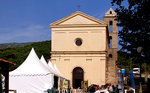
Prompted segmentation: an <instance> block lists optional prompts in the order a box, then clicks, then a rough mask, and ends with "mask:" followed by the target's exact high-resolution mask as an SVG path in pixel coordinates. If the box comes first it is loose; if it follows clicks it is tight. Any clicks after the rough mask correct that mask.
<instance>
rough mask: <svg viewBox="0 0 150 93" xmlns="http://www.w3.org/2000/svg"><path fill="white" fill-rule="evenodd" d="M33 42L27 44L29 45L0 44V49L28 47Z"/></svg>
mask: <svg viewBox="0 0 150 93" xmlns="http://www.w3.org/2000/svg"><path fill="white" fill-rule="evenodd" d="M32 43H33V42H29V43H5V44H0V49H1V48H17V47H23V46H26V45H30V44H32Z"/></svg>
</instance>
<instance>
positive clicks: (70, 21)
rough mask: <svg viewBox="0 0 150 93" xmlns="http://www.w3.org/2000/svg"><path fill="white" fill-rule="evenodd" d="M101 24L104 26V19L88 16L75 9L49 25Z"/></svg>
mask: <svg viewBox="0 0 150 93" xmlns="http://www.w3.org/2000/svg"><path fill="white" fill-rule="evenodd" d="M92 24H94V25H101V26H106V23H105V22H104V21H101V20H99V19H97V18H94V17H92V16H89V15H87V14H85V13H83V12H80V11H77V12H75V13H73V14H71V15H69V16H67V17H65V18H63V19H60V20H58V21H56V22H54V23H51V24H50V26H51V27H52V26H58V25H92Z"/></svg>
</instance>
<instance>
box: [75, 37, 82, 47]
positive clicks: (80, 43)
mask: <svg viewBox="0 0 150 93" xmlns="http://www.w3.org/2000/svg"><path fill="white" fill-rule="evenodd" d="M75 43H76V45H77V46H81V45H82V40H81V39H80V38H78V39H76V41H75Z"/></svg>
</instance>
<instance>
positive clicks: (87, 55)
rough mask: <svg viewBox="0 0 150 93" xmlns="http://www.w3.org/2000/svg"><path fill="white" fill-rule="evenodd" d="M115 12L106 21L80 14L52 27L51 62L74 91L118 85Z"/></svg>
mask: <svg viewBox="0 0 150 93" xmlns="http://www.w3.org/2000/svg"><path fill="white" fill-rule="evenodd" d="M115 19H116V13H115V12H114V10H112V8H110V9H109V11H108V12H106V13H105V16H104V21H101V20H99V19H96V18H94V17H92V16H89V15H87V14H85V13H82V12H80V11H77V12H75V13H73V14H71V15H69V16H67V17H65V18H63V19H60V20H58V21H56V22H54V23H52V24H50V27H51V37H52V38H51V62H52V64H56V65H57V67H58V69H59V70H60V72H61V73H62V74H63V75H64V76H65V77H66V78H67V79H69V80H70V83H71V86H72V87H73V88H78V87H81V81H88V85H91V84H97V85H104V84H106V83H111V84H114V85H115V84H117V67H116V62H117V38H118V37H117V36H118V34H117V20H115Z"/></svg>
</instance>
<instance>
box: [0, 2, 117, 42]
mask: <svg viewBox="0 0 150 93" xmlns="http://www.w3.org/2000/svg"><path fill="white" fill-rule="evenodd" d="M79 5H80V11H81V12H83V13H85V14H88V15H90V16H93V17H95V18H98V19H100V20H102V21H103V17H104V15H105V13H106V12H107V11H108V10H109V8H113V9H115V6H111V0H0V43H11V42H17V43H24V42H38V41H45V40H51V29H50V27H49V24H50V23H53V22H55V21H57V20H60V19H62V18H64V17H66V16H68V15H70V14H72V13H74V12H76V11H78V10H79V9H78V6H79Z"/></svg>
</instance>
